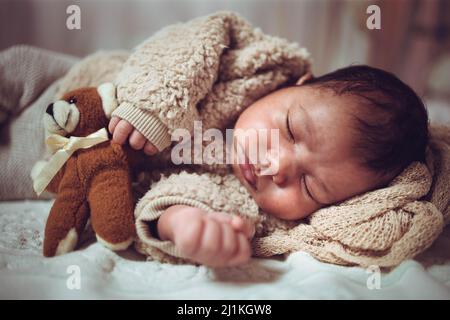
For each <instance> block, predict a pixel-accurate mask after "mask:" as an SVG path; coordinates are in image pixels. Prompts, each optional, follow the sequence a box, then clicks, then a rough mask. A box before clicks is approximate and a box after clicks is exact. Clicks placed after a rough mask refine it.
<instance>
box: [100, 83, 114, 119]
mask: <svg viewBox="0 0 450 320" xmlns="http://www.w3.org/2000/svg"><path fill="white" fill-rule="evenodd" d="M97 91H98V94H99V95H100V98H101V99H102V105H103V110H104V111H105V114H106V117H107V118H111V114H112V112H113V111H114V110H115V109H116V108H117V105H118V103H117V99H116V87H115V86H114V84H112V83H111V82H107V83H103V84H101V85H99V86H98V87H97Z"/></svg>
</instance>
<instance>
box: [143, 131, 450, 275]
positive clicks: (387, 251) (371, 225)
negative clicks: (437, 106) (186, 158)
mask: <svg viewBox="0 0 450 320" xmlns="http://www.w3.org/2000/svg"><path fill="white" fill-rule="evenodd" d="M431 133H432V135H431V139H430V146H429V150H428V159H427V164H423V163H419V162H416V163H412V164H411V165H410V166H408V167H407V168H406V169H405V170H404V171H403V172H402V173H401V174H400V175H399V176H397V177H396V178H395V179H394V180H393V181H392V182H391V183H390V184H389V185H388V186H386V187H384V188H381V189H377V190H374V191H371V192H367V193H364V194H362V195H358V196H355V197H353V198H351V199H348V200H346V201H344V202H341V203H339V204H336V205H332V206H328V207H326V208H322V209H320V210H318V211H316V212H315V213H313V214H312V215H310V216H309V217H308V218H307V219H305V220H304V221H283V220H280V219H277V218H274V217H272V216H269V215H267V214H265V213H264V212H262V211H259V210H258V207H257V205H256V203H255V202H254V201H253V199H252V198H251V197H250V195H249V194H248V192H247V191H246V189H245V188H244V187H243V186H240V183H239V181H238V180H237V178H236V177H235V176H234V175H232V174H231V173H229V174H225V175H219V174H212V173H188V172H185V171H183V172H181V173H177V172H166V173H165V174H164V176H163V178H162V179H161V180H159V181H158V182H154V183H153V184H152V186H151V189H150V191H149V192H148V193H147V194H146V195H145V196H144V197H143V198H142V199H141V200H140V202H139V203H138V205H137V207H136V211H135V215H136V226H137V233H138V236H139V239H138V242H137V245H136V248H137V249H138V250H139V251H140V252H142V253H144V254H147V255H149V256H150V257H152V258H154V259H157V260H161V261H166V262H172V263H185V262H190V263H192V262H191V261H189V260H188V259H185V258H184V257H183V255H182V254H181V253H180V252H179V251H178V250H177V249H176V247H175V246H174V245H173V243H172V242H171V241H160V240H158V239H156V238H155V237H153V236H152V234H151V231H150V227H149V222H151V221H155V220H156V219H157V218H158V217H159V216H160V215H161V213H162V212H163V211H164V210H165V209H166V208H168V207H170V206H172V205H177V204H184V205H190V206H193V207H198V208H201V209H204V210H206V211H222V212H227V213H229V214H238V215H241V216H245V217H248V218H250V220H252V221H253V222H254V223H256V234H255V237H254V238H253V241H252V247H253V254H254V255H255V256H258V257H269V256H273V255H279V254H288V253H291V252H295V251H306V252H308V253H310V254H311V255H313V256H314V257H316V258H317V259H319V260H322V261H325V262H329V263H334V264H341V265H359V266H364V267H367V266H370V265H378V266H380V267H392V266H395V265H397V264H399V263H400V262H402V261H403V260H405V259H409V258H413V257H414V256H416V255H417V254H419V253H420V252H422V251H424V250H425V249H427V248H428V247H429V246H430V245H431V244H432V243H433V241H434V240H435V239H436V238H437V237H438V235H439V234H440V233H441V231H442V228H443V227H444V225H445V224H447V223H448V222H449V220H450V210H449V199H450V185H449V177H450V128H448V127H432V128H431ZM258 211H259V212H258Z"/></svg>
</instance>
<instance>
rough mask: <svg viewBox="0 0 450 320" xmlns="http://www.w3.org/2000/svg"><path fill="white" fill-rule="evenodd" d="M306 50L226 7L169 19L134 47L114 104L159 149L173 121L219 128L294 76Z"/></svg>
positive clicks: (306, 65)
mask: <svg viewBox="0 0 450 320" xmlns="http://www.w3.org/2000/svg"><path fill="white" fill-rule="evenodd" d="M308 68H309V61H308V53H307V52H306V50H305V49H301V48H300V47H298V46H297V45H296V44H293V43H289V42H288V41H286V40H284V39H279V38H276V37H270V36H267V35H264V34H263V33H262V32H261V31H260V30H259V29H257V28H253V27H252V26H251V25H250V24H249V23H248V22H247V21H245V20H244V19H242V18H241V17H240V16H238V15H236V14H234V13H231V12H219V13H216V14H213V15H210V16H206V17H200V18H197V19H194V20H192V21H189V22H187V23H184V24H176V25H172V26H168V27H166V28H164V29H162V30H161V31H159V32H158V33H156V34H155V35H153V36H152V37H151V38H149V39H148V40H146V41H145V42H144V43H142V44H141V45H140V46H138V47H137V48H136V49H135V50H134V52H133V53H132V54H131V56H130V58H129V59H128V60H127V61H126V63H125V65H124V67H123V69H122V70H121V72H120V73H119V74H118V77H117V97H118V101H119V107H118V108H117V109H116V110H115V111H114V112H113V115H114V116H117V117H120V118H122V119H125V120H127V121H128V122H129V123H131V124H132V125H133V127H135V128H136V129H137V130H138V131H139V132H141V133H142V134H143V135H144V136H145V137H146V138H147V139H148V140H150V141H151V142H152V143H153V144H154V145H155V146H156V147H157V148H158V150H160V151H161V150H163V149H164V148H166V147H168V146H169V145H170V143H171V137H170V135H171V134H172V132H173V131H174V130H176V129H178V128H182V129H187V130H188V131H189V132H192V130H193V126H194V121H196V120H200V119H201V120H202V124H203V127H204V128H205V129H207V128H219V129H221V128H223V126H224V125H225V124H229V123H230V122H231V121H233V120H235V119H236V117H237V115H238V114H240V113H241V112H242V111H243V109H245V108H246V107H247V106H249V105H250V104H251V103H252V102H254V101H256V100H257V99H259V98H260V97H261V96H263V95H265V94H268V93H269V92H270V91H273V90H275V89H276V88H277V87H279V86H281V85H282V84H285V83H287V82H289V81H292V80H294V79H297V78H298V76H300V75H301V74H303V73H304V72H306V70H307V69H308Z"/></svg>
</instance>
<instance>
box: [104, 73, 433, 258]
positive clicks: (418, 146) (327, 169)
mask: <svg viewBox="0 0 450 320" xmlns="http://www.w3.org/2000/svg"><path fill="white" fill-rule="evenodd" d="M234 128H235V129H242V130H248V129H257V130H264V129H265V130H271V129H278V132H279V137H278V139H277V141H278V143H277V153H276V154H277V156H271V153H270V152H268V153H267V156H266V158H265V159H266V161H265V162H264V163H254V164H252V163H249V161H246V162H244V163H237V162H235V163H233V164H232V168H233V172H234V175H235V176H236V177H237V179H238V180H239V182H240V183H241V184H242V185H243V186H244V187H245V190H246V192H248V194H249V195H250V196H251V198H252V199H253V200H254V201H255V202H256V204H257V206H258V207H259V208H260V209H261V210H263V211H264V212H265V213H267V214H269V215H271V216H274V217H276V218H279V219H283V220H294V221H295V220H300V219H304V218H306V217H308V216H309V215H310V214H311V213H313V212H315V211H317V210H318V209H320V208H322V207H326V206H330V205H332V204H335V203H338V202H341V201H343V200H346V199H348V198H350V197H352V196H355V195H358V194H361V193H364V192H367V191H370V190H373V189H376V188H380V187H382V186H385V185H387V184H388V183H389V182H390V181H391V180H392V179H393V178H394V177H395V176H397V175H398V174H399V173H400V172H401V171H402V170H403V169H404V168H405V167H406V166H408V165H409V164H410V163H412V162H413V161H424V158H425V147H426V143H427V135H428V132H427V113H426V110H425V107H424V105H423V103H422V102H421V100H420V98H419V97H418V96H417V95H416V94H415V93H414V91H413V90H412V89H411V88H409V87H408V86H407V85H405V84H404V83H403V82H401V81H400V80H399V79H398V78H397V77H395V76H394V75H393V74H391V73H388V72H385V71H382V70H380V69H376V68H371V67H368V66H351V67H347V68H343V69H340V70H337V71H334V72H331V73H328V74H326V75H323V76H321V77H318V78H314V77H312V75H311V74H310V73H307V74H305V75H303V76H302V77H301V78H300V79H299V80H298V81H297V84H296V85H293V86H288V87H285V88H282V89H279V90H276V91H274V92H272V93H270V94H268V95H266V96H264V97H263V98H261V99H259V100H257V101H256V102H254V103H253V104H251V105H250V106H249V107H248V108H246V109H245V110H244V111H243V112H242V113H241V114H240V115H239V117H238V119H237V121H236V122H235V124H234ZM109 129H110V131H111V133H112V134H113V138H114V140H115V141H116V142H118V143H122V144H123V143H126V142H128V143H129V144H130V145H131V146H132V147H133V148H135V149H143V150H144V151H145V152H147V153H149V154H154V153H156V152H157V148H156V147H155V146H154V145H153V144H152V143H151V142H150V141H148V140H147V139H146V138H145V136H144V135H143V134H141V133H140V132H139V130H137V129H136V128H134V127H133V125H131V124H130V123H129V122H127V121H126V120H121V119H120V118H119V117H114V118H112V120H111V122H110V124H109ZM235 131H238V130H235ZM247 141H248V140H247ZM249 142H250V143H251V141H249ZM243 149H244V153H245V154H248V150H246V147H245V146H244V147H243ZM269 149H271V146H270V142H269ZM273 162H276V163H273ZM265 167H276V168H277V170H274V171H273V172H269V173H268V172H267V170H266V171H265V173H264V168H265ZM183 182H186V180H180V183H183ZM192 182H193V183H195V182H196V181H195V180H192ZM199 183H201V181H200V182H199ZM200 190H204V189H203V188H200ZM241 191H242V190H241ZM206 192H208V191H207V190H206ZM235 192H240V191H235ZM154 197H155V195H154V191H153V192H152V191H150V192H149V194H148V195H146V196H145V197H144V198H143V199H142V200H141V202H140V204H139V205H138V209H137V210H138V212H137V217H140V216H142V215H144V216H145V215H147V213H146V212H142V211H140V212H139V210H143V211H145V210H149V211H151V209H150V208H149V202H152V201H154ZM184 197H185V198H184V199H183V198H181V197H180V199H179V202H177V203H178V204H173V205H170V206H167V207H166V208H165V209H164V210H163V211H162V212H160V214H159V215H158V216H154V217H153V218H154V220H149V219H147V220H146V224H147V225H148V231H147V232H148V233H147V234H146V235H145V236H144V237H151V238H153V239H152V240H150V245H151V244H152V243H157V242H158V241H159V242H160V244H159V245H157V247H158V248H160V249H164V247H162V246H161V244H162V243H166V247H165V249H166V252H167V248H168V247H167V245H168V244H169V243H170V245H173V246H174V248H173V249H174V250H173V251H168V252H171V253H172V254H173V255H175V256H178V257H183V258H188V259H189V260H191V261H193V262H197V263H201V264H205V265H208V266H215V267H217V266H233V265H238V264H242V263H245V262H246V261H247V260H248V259H249V258H250V256H251V245H250V239H252V237H253V236H254V231H255V230H254V226H253V224H252V223H251V221H249V220H246V219H243V218H240V217H239V216H231V215H229V214H226V213H223V212H208V210H205V209H204V208H201V207H199V206H196V205H194V204H193V205H189V203H188V202H187V203H183V201H185V200H186V199H188V200H196V199H197V200H200V199H198V198H196V197H195V196H194V197H193V198H192V199H191V198H189V196H187V195H184ZM199 202H201V201H199ZM151 238H150V239H151ZM148 240H149V239H147V241H148Z"/></svg>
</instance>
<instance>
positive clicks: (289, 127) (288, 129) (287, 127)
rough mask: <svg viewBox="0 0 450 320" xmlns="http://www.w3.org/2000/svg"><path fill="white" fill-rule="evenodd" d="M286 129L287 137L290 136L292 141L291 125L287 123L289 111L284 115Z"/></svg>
mask: <svg viewBox="0 0 450 320" xmlns="http://www.w3.org/2000/svg"><path fill="white" fill-rule="evenodd" d="M286 130H287V132H288V134H289V137H290V138H291V140H292V141H294V140H295V139H294V134H293V133H292V131H291V126H290V125H289V112H288V113H287V115H286Z"/></svg>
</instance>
